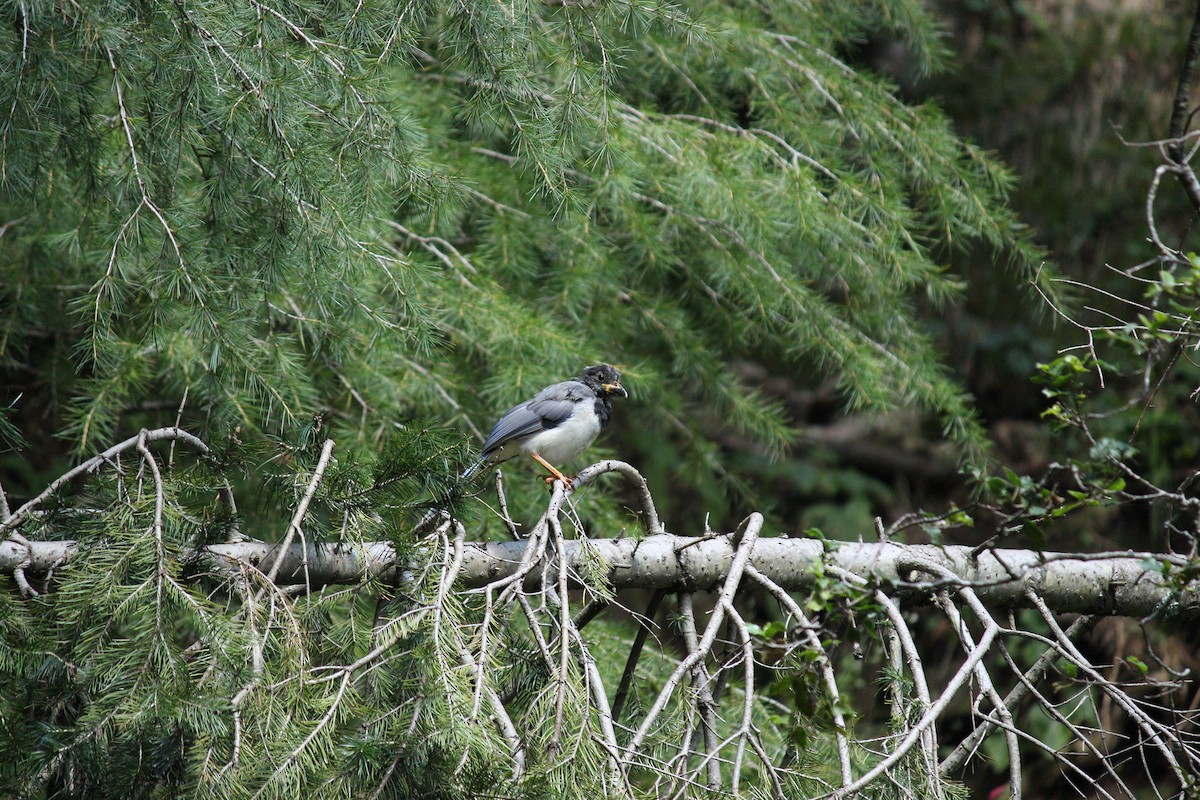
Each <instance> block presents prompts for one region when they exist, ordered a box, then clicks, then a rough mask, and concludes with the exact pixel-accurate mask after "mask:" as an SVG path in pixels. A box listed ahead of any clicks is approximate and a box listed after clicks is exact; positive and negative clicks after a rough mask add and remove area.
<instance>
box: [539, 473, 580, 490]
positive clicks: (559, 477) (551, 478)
mask: <svg viewBox="0 0 1200 800" xmlns="http://www.w3.org/2000/svg"><path fill="white" fill-rule="evenodd" d="M542 480H544V481H545V482H546V488H547V489H551V488H553V487H554V482H555V481H562V484H563V488H564V489H570V488H571V485H572V484H573V483H575V479H574V478H570V477H568V476H566V475H563V474H562V473H561V472H560V473H558V474H556V475H547V476H546V477H544V478H542Z"/></svg>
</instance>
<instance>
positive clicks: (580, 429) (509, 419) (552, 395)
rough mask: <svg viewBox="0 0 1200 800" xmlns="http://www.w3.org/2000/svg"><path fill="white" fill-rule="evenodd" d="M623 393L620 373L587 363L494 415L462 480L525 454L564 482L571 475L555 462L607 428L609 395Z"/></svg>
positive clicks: (567, 457)
mask: <svg viewBox="0 0 1200 800" xmlns="http://www.w3.org/2000/svg"><path fill="white" fill-rule="evenodd" d="M628 396H629V393H628V392H626V391H625V389H624V387H622V386H621V373H619V372H617V371H616V370H615V369H613V368H612V367H610V366H609V365H607V364H598V365H596V366H594V367H587V368H585V369H584V370H583V371H582V372H580V373H579V375H577V376H576V377H575V378H574V379H572V380H569V381H563V382H562V383H555V384H552V385H550V386H547V387H546V388H545V389H542V390H541V391H540V392H538V393H537V394H535V395H534V396H533V397H531V398H529V399H528V400H526V401H525V402H524V403H521V404H519V405H516V406H513V407H512V408H510V409H509V410H508V412H507V413H505V415H504V416H503V417H501V418H500V421H499V422H497V423H496V427H494V428H492V432H491V433H490V434H488V437H487V441H485V442H484V443H483V450H482V455H481V456H480V458H479V460H478V461H476V462H475V463H474V464H472V465H471V466H470V467H469V468H468V469H467V470H466V471H465V472H464V473H463V474H462V477H463V480H466V479H468V478H470V477H472V476H473V475H475V474H476V473H477V472H479V471H480V470H482V469H484V468H486V467H491V466H494V465H496V464H499V463H501V462H502V461H508V460H509V459H510V458H515V457H516V456H519V455H521V454H522V453H528V454H529V456H530V458H532V459H533V460H534V461H537V462H538V463H539V464H541V465H542V466H543V467H545V468H546V469H548V470H550V473H551V475H552V476H553V478H557V479H558V480H560V481H562V482H563V483H565V484H567V485H568V486H569V485H570V483H571V479H570V478H568V477H567V476H566V475H564V474H563V473H562V472H560V471H559V469H558V468H557V467H556V466H555V464H563V463H566V462H567V461H570V460H571V459H573V458H575V457H576V456H577V455H579V454H580V453H582V452H583V451H584V450H586V449H587V447H588V445H590V444H591V443H592V442H593V441H595V439H596V437H597V436H599V435H600V431H602V430H604V429H605V428H606V427H607V426H608V422H609V420H610V419H611V418H612V398H613V397H628ZM546 480H547V481H549V480H551V478H547V479H546Z"/></svg>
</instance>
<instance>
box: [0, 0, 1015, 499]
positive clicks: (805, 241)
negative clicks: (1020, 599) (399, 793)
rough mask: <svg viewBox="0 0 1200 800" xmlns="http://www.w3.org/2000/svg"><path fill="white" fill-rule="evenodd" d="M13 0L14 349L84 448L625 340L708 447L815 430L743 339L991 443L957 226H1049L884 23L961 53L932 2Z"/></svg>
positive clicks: (477, 415) (68, 435)
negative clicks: (863, 41) (896, 57)
mask: <svg viewBox="0 0 1200 800" xmlns="http://www.w3.org/2000/svg"><path fill="white" fill-rule="evenodd" d="M4 14H5V17H6V20H7V22H8V25H6V26H5V33H4V34H3V36H4V37H5V38H4V42H5V44H4V47H3V48H2V50H3V53H2V54H0V57H2V58H3V59H4V64H3V67H4V69H2V70H0V90H2V94H3V96H4V98H7V100H6V103H7V105H9V106H11V109H12V113H11V114H10V115H8V118H7V119H6V121H5V122H4V123H3V126H2V130H0V134H2V135H0V191H2V194H0V216H2V217H3V218H4V219H5V220H7V221H8V227H7V228H6V230H5V234H4V236H3V237H0V287H3V288H2V289H0V307H2V308H3V309H4V313H3V314H2V315H0V317H3V319H4V323H3V325H4V332H3V336H0V369H3V370H6V371H7V373H8V374H10V375H13V376H16V375H18V374H20V380H19V382H18V385H22V386H24V387H25V388H26V390H27V392H26V394H25V396H24V400H23V401H22V402H24V403H38V402H41V401H42V400H43V399H45V400H47V402H46V404H45V406H44V408H45V414H46V417H47V422H48V424H49V429H50V431H51V432H53V433H54V434H56V435H58V436H59V437H61V438H62V439H64V440H65V441H66V442H67V443H68V444H70V445H71V446H73V447H75V448H78V449H81V450H85V451H86V450H88V449H90V448H92V447H94V446H95V445H96V444H97V443H105V442H107V441H110V440H111V438H112V437H113V436H114V435H115V434H116V433H118V432H122V431H128V430H132V429H136V428H137V427H138V426H139V425H146V424H150V423H156V424H161V423H166V422H171V421H174V419H175V418H176V417H178V418H179V419H180V420H181V421H182V422H183V423H184V424H185V425H186V426H187V427H189V428H190V429H193V430H196V431H197V432H200V433H205V432H211V431H218V432H224V431H227V430H230V429H233V428H235V427H236V428H240V429H241V432H242V433H241V436H242V437H243V438H244V439H245V438H251V437H252V436H254V435H257V434H258V433H259V432H263V433H270V432H276V433H278V432H280V431H283V430H287V429H293V428H296V427H298V426H300V425H303V424H304V420H306V419H310V418H312V417H313V416H314V415H316V414H320V415H322V416H324V418H325V419H326V420H327V424H328V425H329V426H330V428H331V431H332V432H333V435H335V437H336V438H337V439H338V441H339V443H340V444H341V445H342V446H343V447H345V446H348V445H349V443H350V440H351V437H352V438H353V440H354V441H356V442H360V443H361V444H362V445H363V446H364V447H366V448H368V449H374V448H376V447H377V446H378V445H377V442H378V441H380V440H381V439H384V438H386V433H385V432H386V431H387V429H388V428H389V427H390V425H391V424H392V422H393V421H395V420H397V419H410V418H413V417H414V416H430V417H440V418H444V419H446V418H456V419H458V420H461V419H462V418H463V416H464V415H465V416H468V417H469V418H471V419H473V420H475V422H476V423H478V425H479V426H480V427H482V426H485V425H486V424H488V422H490V420H491V419H492V418H493V416H494V415H495V414H496V413H497V412H498V410H500V409H502V408H504V407H505V406H506V404H508V403H511V402H514V401H516V400H517V399H519V398H520V397H522V396H523V395H526V394H527V393H528V392H530V391H531V390H534V389H536V388H538V387H539V386H541V385H543V384H544V383H546V382H549V381H552V380H558V379H561V378H563V377H565V376H567V375H570V374H573V373H574V372H575V371H576V370H577V369H578V368H579V367H580V366H581V365H583V364H586V363H593V362H596V361H601V360H604V361H611V362H614V363H618V364H621V365H623V366H624V367H625V368H626V370H627V372H628V373H629V380H628V382H629V384H630V386H631V387H632V390H633V393H634V395H635V397H636V399H637V402H636V403H635V404H634V405H635V407H636V410H631V411H628V412H620V413H630V414H634V413H636V414H637V415H638V416H640V417H643V418H645V424H646V425H647V426H648V427H650V428H652V429H655V430H659V431H663V432H665V433H663V434H662V436H663V438H665V439H666V440H667V443H668V444H669V446H670V447H671V448H672V450H674V451H675V452H676V453H677V456H676V461H677V463H679V464H681V465H685V466H686V467H687V469H686V470H681V474H684V475H689V476H691V477H690V478H689V480H690V481H692V482H694V483H697V482H702V481H704V480H708V479H709V478H710V477H711V476H713V475H719V474H720V473H722V472H723V471H724V470H725V467H724V466H723V465H722V463H721V460H720V458H719V457H718V454H717V453H716V452H715V451H714V450H713V447H712V443H711V440H710V436H711V430H712V428H713V427H715V426H716V425H718V424H720V425H723V426H729V427H730V428H731V429H735V430H739V431H742V432H744V433H745V434H747V435H748V436H749V437H750V438H751V439H752V440H754V441H756V442H758V443H759V445H760V446H761V447H763V448H764V449H765V450H766V451H767V452H778V451H779V449H780V448H781V447H782V446H783V445H785V444H786V443H787V442H788V441H789V440H790V439H791V437H792V431H791V429H790V427H789V422H788V420H787V418H786V416H785V415H784V413H783V412H782V410H781V409H780V408H779V407H778V406H777V405H775V404H774V403H773V402H772V401H771V400H769V399H768V398H766V397H764V396H762V395H760V394H757V393H756V392H754V391H752V390H751V388H750V387H747V386H745V385H743V384H742V383H741V382H740V381H739V380H737V379H736V378H735V377H734V376H733V375H731V373H730V372H729V368H728V364H729V362H730V360H731V359H739V358H741V359H745V358H750V359H756V360H765V361H768V362H771V363H775V364H778V365H779V369H781V370H785V371H790V372H795V373H802V372H806V371H810V370H814V369H815V371H816V374H817V375H820V376H830V377H833V378H835V379H836V380H837V381H838V383H839V385H840V386H841V389H842V391H843V393H844V397H845V398H846V400H847V401H848V402H849V403H850V404H851V405H853V406H861V407H873V408H882V409H886V408H891V407H893V406H896V405H898V404H904V405H915V406H917V407H919V408H922V409H925V410H928V411H930V412H932V413H934V414H935V415H936V416H937V417H938V418H939V419H940V420H941V421H942V423H943V424H944V426H945V427H946V430H947V432H948V433H949V434H950V435H951V436H953V437H954V438H955V439H956V440H957V441H959V442H960V443H961V444H964V445H967V446H968V450H967V452H977V451H978V448H979V447H980V445H981V443H982V436H981V434H980V430H979V427H978V425H977V423H976V422H975V421H974V419H973V416H972V414H971V411H970V408H969V405H968V403H967V401H966V399H965V398H964V396H963V393H962V391H961V389H960V388H959V387H958V385H957V384H956V382H955V381H954V380H953V379H951V377H950V376H949V375H948V373H947V372H946V370H945V369H944V367H943V366H942V365H941V364H940V363H939V360H938V357H937V355H936V353H935V351H934V349H933V347H932V345H931V343H930V340H929V337H928V336H927V335H926V334H925V333H924V331H923V329H922V325H921V323H920V321H919V318H918V315H917V313H916V308H917V306H918V305H919V304H920V303H924V302H927V301H931V302H934V303H943V302H945V301H946V300H947V299H949V298H952V297H955V296H956V295H957V293H958V291H959V285H958V284H957V282H956V281H955V280H954V279H953V277H952V276H950V275H948V274H947V273H946V272H945V271H944V270H943V268H942V265H941V264H939V263H938V261H937V260H936V258H937V257H936V256H935V255H934V253H935V252H936V251H937V250H938V249H940V248H944V247H946V246H950V247H953V248H959V247H964V246H969V245H971V244H972V243H975V242H980V243H986V244H988V245H989V246H991V247H993V248H995V249H996V250H997V251H998V252H1003V253H1006V254H1007V256H1008V258H1009V259H1010V261H1011V262H1012V263H1015V264H1016V265H1017V266H1018V268H1019V269H1021V270H1027V269H1028V268H1029V265H1031V264H1033V263H1035V262H1036V260H1037V258H1038V254H1037V253H1036V251H1034V250H1033V249H1032V248H1031V247H1030V246H1029V244H1028V243H1027V242H1026V240H1025V239H1024V237H1023V234H1022V231H1021V230H1020V226H1019V225H1018V224H1017V223H1016V221H1015V219H1014V217H1013V216H1012V215H1011V213H1009V212H1008V211H1006V210H1005V208H1004V206H1003V201H1004V196H1005V194H1006V192H1007V191H1008V189H1009V188H1010V186H1011V178H1010V176H1008V174H1007V173H1006V172H1004V170H1003V169H1002V168H1000V167H999V166H998V165H996V164H995V163H994V162H992V161H990V160H989V159H988V158H987V157H986V156H985V155H984V154H983V153H981V152H980V151H979V150H978V149H976V148H974V147H972V146H970V145H968V144H965V143H963V142H962V141H961V140H959V139H958V138H957V137H956V136H955V135H954V133H953V131H952V130H951V127H950V125H949V124H948V122H947V120H946V119H945V118H944V117H943V116H942V115H941V114H940V113H939V112H938V111H937V109H936V108H934V107H932V106H930V105H925V106H920V107H911V106H908V105H905V104H904V103H903V102H901V101H899V100H898V99H897V98H896V97H895V95H894V92H893V89H892V87H891V86H889V85H888V84H886V83H885V82H884V81H881V80H880V79H879V78H877V77H875V76H872V75H871V74H869V73H868V72H865V71H861V70H857V69H855V68H854V65H853V62H852V61H850V60H848V59H849V56H850V55H851V54H852V52H853V49H854V43H855V42H856V41H858V40H859V39H860V38H861V37H863V36H867V35H871V34H874V33H886V34H887V35H896V36H899V37H900V38H902V39H904V40H905V41H907V42H908V44H909V46H910V47H911V48H912V53H913V57H914V61H915V63H919V64H922V65H924V66H925V67H930V66H933V65H934V64H936V63H937V62H938V59H939V58H940V57H941V55H942V53H941V51H940V49H939V48H938V46H937V44H936V41H937V39H936V36H935V34H934V25H933V23H932V22H931V19H930V17H928V15H926V14H925V12H924V11H923V10H922V9H921V7H920V6H919V5H918V4H915V3H909V2H892V3H884V4H874V3H856V4H850V5H845V4H841V5H821V6H818V7H810V6H804V5H800V6H796V5H794V4H787V3H780V4H776V5H773V6H771V7H769V8H767V7H755V8H735V7H729V6H727V5H725V4H715V3H714V4H711V5H702V6H700V7H697V8H693V9H689V10H684V9H682V8H679V7H676V6H673V5H670V4H658V3H652V4H625V3H616V4H604V5H601V6H591V5H586V4H585V5H582V6H580V5H576V4H570V3H568V4H561V5H557V4H555V5H550V6H544V7H543V6H537V5H533V6H520V5H518V6H513V7H511V8H508V7H505V6H502V5H500V6H496V5H485V6H479V7H475V6H468V7H461V8H456V9H452V10H448V11H444V12H443V11H438V10H436V9H435V8H434V7H430V6H422V5H420V4H415V3H413V4H405V5H402V6H395V5H392V4H385V3H377V2H368V3H365V4H357V5H355V6H346V7H330V8H325V7H322V9H321V11H320V12H319V13H318V12H316V11H315V10H313V9H310V8H308V7H306V6H304V5H301V4H291V3H287V4H282V5H275V4H270V3H250V4H232V5H231V4H227V3H223V2H215V1H213V2H202V3H199V4H190V5H189V6H188V7H187V9H182V10H181V9H180V8H179V7H178V6H175V5H170V4H157V3H148V4H120V3H118V4H106V5H104V6H81V7H72V8H71V9H68V10H66V11H60V10H58V9H52V8H51V7H50V6H45V5H38V4H32V5H30V4H27V3H15V4H9V5H8V6H7V7H6V8H5V11H4ZM389 218H391V219H392V220H393V221H391V222H389ZM34 358H38V359H48V360H46V361H45V362H44V366H42V367H40V368H39V369H38V370H37V372H35V373H33V374H22V373H20V370H21V365H23V364H25V363H27V362H29V361H30V360H31V359H34ZM251 432H254V433H253V434H252V433H251ZM625 448H628V450H629V451H630V454H631V456H632V454H636V452H637V450H638V449H639V448H638V443H637V442H635V441H632V440H631V439H627V440H625V441H623V450H624V449H625ZM646 449H648V448H646Z"/></svg>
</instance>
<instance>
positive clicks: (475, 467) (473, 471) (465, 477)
mask: <svg viewBox="0 0 1200 800" xmlns="http://www.w3.org/2000/svg"><path fill="white" fill-rule="evenodd" d="M487 463H488V457H487V456H486V455H483V456H480V457H479V459H478V460H477V461H476V462H475V463H474V464H472V465H471V466H469V467H467V468H466V469H464V470H463V471H462V474H461V475H459V476H458V479H459V480H460V481H469V480H471V478H474V477H475V476H476V475H478V474H479V473H480V472H481V471H482V470H483V468H484V467H486V466H487Z"/></svg>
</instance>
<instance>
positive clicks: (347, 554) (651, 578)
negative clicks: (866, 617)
mask: <svg viewBox="0 0 1200 800" xmlns="http://www.w3.org/2000/svg"><path fill="white" fill-rule="evenodd" d="M565 545H566V546H565V553H566V557H567V559H568V565H569V566H570V567H571V568H572V569H571V570H570V572H571V574H577V573H581V572H582V573H583V574H587V573H588V572H591V573H592V574H594V569H589V570H587V571H583V570H580V569H577V568H578V567H579V566H580V564H579V562H580V560H581V559H596V560H598V561H599V562H600V563H603V564H605V565H607V568H608V569H607V572H608V579H609V581H610V583H611V585H612V587H613V588H614V589H618V590H619V589H626V588H639V589H664V590H667V591H704V590H712V589H716V588H718V587H720V586H721V584H722V582H723V580H724V578H725V576H726V575H728V573H729V569H730V567H731V565H732V564H733V559H734V553H735V550H736V542H734V541H731V537H729V536H724V535H709V536H705V537H684V536H674V535H670V534H660V535H655V536H647V537H645V538H643V539H590V540H589V541H588V547H587V549H586V551H585V550H583V549H581V548H580V546H579V543H578V542H576V541H569V542H566V543H565ZM525 548H526V541H515V542H486V543H484V542H472V543H467V544H466V547H465V549H464V554H463V561H462V568H461V570H460V572H459V574H458V580H459V584H460V586H462V587H464V588H468V589H469V588H479V587H483V586H486V585H487V584H489V583H492V582H495V581H500V580H503V579H504V578H507V577H511V576H513V575H514V574H515V573H516V571H517V570H518V568H519V567H520V565H521V562H522V556H523V555H524V554H525ZM80 552H81V550H80V548H79V547H78V546H77V545H76V543H74V542H69V541H47V542H37V541H23V540H17V539H10V540H7V541H2V542H0V572H2V573H6V574H12V573H14V571H15V570H16V569H18V568H23V570H24V573H25V575H26V576H44V575H46V574H47V573H49V572H51V571H52V570H54V569H56V568H57V567H58V566H60V565H62V564H65V563H67V562H68V561H70V560H71V559H72V558H74V557H78V556H79V554H80ZM281 554H282V558H280V555H281ZM276 559H279V562H278V574H277V576H276V582H277V583H279V584H282V585H292V584H297V583H305V582H306V581H307V582H308V583H309V585H311V586H312V587H314V588H316V587H320V586H326V585H330V584H354V583H358V582H360V581H362V580H364V579H366V578H373V579H377V580H380V581H382V582H384V583H386V584H391V585H399V584H400V583H402V582H403V581H404V565H400V564H397V563H396V556H395V551H394V549H393V547H392V545H391V544H390V543H388V542H367V543H364V544H361V545H348V544H320V545H318V544H313V543H307V544H304V543H294V544H292V545H291V546H289V547H288V548H286V551H282V549H281V548H280V547H279V546H278V545H276V544H271V543H266V542H257V541H242V542H234V543H229V544H215V545H209V546H206V547H202V548H199V549H198V550H195V551H191V552H187V553H184V554H183V560H184V561H185V562H187V563H188V564H189V565H190V566H191V570H192V572H193V573H194V574H197V575H199V574H205V573H212V574H216V575H225V574H229V573H231V572H236V571H239V570H240V569H241V568H243V567H245V566H249V567H251V568H257V569H259V570H261V571H263V572H264V573H265V572H266V571H267V569H270V568H272V567H274V566H275V564H276ZM820 560H824V561H825V563H826V564H828V565H831V566H835V567H838V568H840V569H843V570H846V571H847V572H849V573H853V574H854V575H857V576H860V577H861V578H863V579H865V580H867V581H869V582H870V583H871V584H872V585H874V586H877V587H879V588H881V589H883V590H884V591H885V592H888V593H893V592H895V593H907V594H910V595H914V596H925V595H930V594H931V593H932V592H934V591H936V590H937V589H939V588H942V587H945V586H948V585H951V584H950V583H949V582H948V581H947V579H945V578H944V577H942V576H941V575H932V574H929V573H928V572H923V571H921V566H920V565H921V564H922V563H926V564H934V565H937V566H938V567H941V568H942V569H944V570H947V571H948V572H949V573H952V574H953V575H954V576H956V577H955V581H954V584H953V585H968V586H971V587H972V588H973V589H974V590H975V593H976V595H978V597H979V598H980V599H981V600H983V601H984V602H986V603H988V604H990V605H994V606H999V607H1006V608H1017V607H1025V606H1028V605H1029V597H1030V595H1031V594H1033V595H1036V596H1039V597H1041V598H1043V599H1044V600H1045V602H1046V604H1047V605H1048V606H1049V607H1050V608H1052V609H1054V611H1055V612H1057V613H1080V614H1097V615H1104V614H1110V615H1121V616H1129V617H1147V616H1150V615H1157V616H1159V617H1160V618H1173V619H1189V620H1194V619H1200V582H1197V581H1193V582H1190V583H1187V584H1185V585H1184V586H1183V587H1182V588H1179V587H1176V586H1173V585H1172V583H1171V581H1170V580H1169V579H1168V577H1164V574H1163V572H1162V568H1163V567H1169V566H1170V565H1171V563H1172V561H1173V560H1172V558H1171V557H1168V556H1162V555H1157V554H1149V553H1134V552H1121V553H1105V554H1101V555H1089V554H1071V553H1047V552H1037V551H1032V550H999V549H997V550H991V551H985V552H982V553H979V554H978V555H977V556H976V557H972V556H971V548H970V547H939V546H934V545H903V544H896V543H892V542H886V543H827V542H821V541H818V540H813V539H784V538H764V539H760V540H759V541H758V542H757V543H756V545H755V547H754V552H753V556H752V560H751V563H752V564H753V565H754V568H755V569H756V570H757V571H758V572H760V573H761V574H763V575H765V576H767V577H768V578H769V579H770V580H771V581H773V582H774V583H776V584H778V585H779V586H780V587H782V588H784V589H786V590H789V591H803V590H804V589H806V588H808V587H809V586H810V585H811V583H812V580H813V565H814V563H816V562H818V561H820ZM547 568H548V569H550V570H552V571H553V573H552V574H557V565H556V564H554V563H551V564H545V563H542V564H539V565H536V566H534V568H533V569H532V570H531V571H530V572H529V573H528V574H527V575H526V576H525V583H526V585H527V586H529V587H537V586H540V585H541V581H542V571H543V570H544V569H547Z"/></svg>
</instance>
